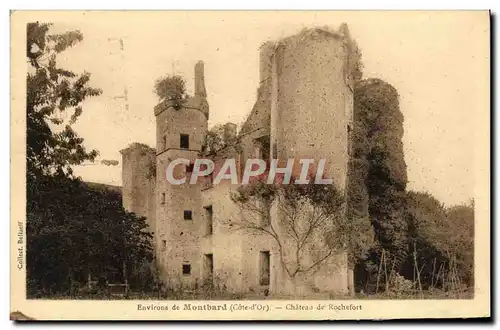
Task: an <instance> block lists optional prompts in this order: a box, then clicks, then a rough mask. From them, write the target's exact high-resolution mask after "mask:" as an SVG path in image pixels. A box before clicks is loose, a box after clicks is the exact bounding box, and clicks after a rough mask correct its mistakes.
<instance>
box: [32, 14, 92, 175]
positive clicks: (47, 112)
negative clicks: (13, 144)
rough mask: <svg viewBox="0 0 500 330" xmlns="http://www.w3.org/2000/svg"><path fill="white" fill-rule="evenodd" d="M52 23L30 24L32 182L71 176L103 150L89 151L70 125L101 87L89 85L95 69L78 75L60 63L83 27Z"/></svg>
mask: <svg viewBox="0 0 500 330" xmlns="http://www.w3.org/2000/svg"><path fill="white" fill-rule="evenodd" d="M50 26H51V24H41V23H29V24H28V25H27V44H26V50H27V52H26V55H27V59H28V63H29V65H30V67H29V68H28V77H27V97H26V101H27V102H26V121H27V144H26V157H27V173H28V177H27V179H28V182H30V180H32V179H35V178H37V177H40V176H41V175H59V176H67V175H69V176H71V175H72V173H73V171H72V169H71V166H72V165H78V164H81V163H82V162H83V161H86V160H90V161H93V160H94V159H95V158H96V156H97V155H98V153H97V151H96V150H91V151H87V150H86V148H85V147H84V146H83V139H82V138H81V137H79V136H78V134H77V133H76V132H75V131H74V130H73V129H72V128H71V124H73V123H74V122H76V120H77V119H78V117H79V116H80V115H81V114H82V112H83V108H82V106H81V103H82V102H83V101H84V100H85V99H86V98H88V97H92V96H97V95H100V94H101V92H102V91H101V90H100V89H96V88H92V87H89V86H88V85H87V84H88V82H89V80H90V73H87V72H85V73H83V74H80V75H77V74H75V73H73V72H71V71H68V70H65V69H62V68H59V67H58V66H57V64H56V58H57V55H58V54H59V53H61V52H62V51H64V50H66V49H67V48H69V47H72V46H74V45H76V44H77V43H78V42H80V41H82V40H83V36H82V34H81V33H80V32H79V31H70V32H66V33H64V34H50V33H49V28H50ZM68 117H69V119H66V118H68Z"/></svg>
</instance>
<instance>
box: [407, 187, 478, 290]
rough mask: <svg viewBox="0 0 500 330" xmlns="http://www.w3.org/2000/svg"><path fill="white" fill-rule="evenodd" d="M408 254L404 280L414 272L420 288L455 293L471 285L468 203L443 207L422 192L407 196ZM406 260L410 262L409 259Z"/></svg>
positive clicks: (471, 212)
mask: <svg viewBox="0 0 500 330" xmlns="http://www.w3.org/2000/svg"><path fill="white" fill-rule="evenodd" d="M406 212H407V221H408V237H409V247H410V251H411V252H412V253H414V254H415V259H413V260H408V261H407V263H406V264H407V267H406V274H405V275H406V276H407V277H410V276H411V275H410V273H416V271H417V269H415V268H416V267H418V272H419V276H420V281H421V282H422V284H423V286H433V287H442V288H445V289H456V288H457V286H458V285H461V284H466V285H468V286H472V285H473V275H474V207H473V205H472V203H469V204H464V205H454V206H451V207H446V206H444V205H443V204H442V203H441V202H439V201H438V200H437V199H436V198H435V197H433V196H432V195H431V194H429V193H426V192H414V191H410V192H408V196H407V210H406ZM409 259H410V258H409Z"/></svg>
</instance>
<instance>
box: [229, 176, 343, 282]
mask: <svg viewBox="0 0 500 330" xmlns="http://www.w3.org/2000/svg"><path fill="white" fill-rule="evenodd" d="M231 198H232V200H233V202H234V203H235V204H236V205H237V206H238V208H239V211H240V212H239V214H238V215H237V216H235V217H234V219H232V220H231V224H232V225H236V227H237V228H238V229H240V230H246V231H249V232H254V233H262V234H265V235H268V236H269V237H272V238H273V240H274V242H275V243H276V245H277V248H278V254H279V259H280V263H281V265H282V267H283V269H284V270H285V271H286V273H287V274H288V276H289V277H290V278H294V277H295V276H296V275H297V274H299V273H308V272H309V271H314V270H315V269H316V268H317V267H319V266H320V265H321V264H322V263H323V262H325V261H326V260H328V259H329V258H330V257H332V256H333V255H335V253H337V252H344V251H345V249H346V246H347V243H348V241H349V234H350V228H349V222H348V221H345V217H343V216H342V212H343V207H344V195H343V194H342V193H341V192H340V191H339V190H337V188H336V187H335V186H334V185H317V184H314V183H309V184H304V185H298V184H288V185H280V184H267V183H265V182H264V181H262V180H255V181H254V182H252V183H250V184H248V185H244V186H241V187H240V188H239V189H238V191H237V192H236V193H234V194H232V196H231ZM271 205H274V206H275V207H276V214H277V216H276V217H274V220H273V221H271V211H270V210H271ZM310 256H312V258H310Z"/></svg>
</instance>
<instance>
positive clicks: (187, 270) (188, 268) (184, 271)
mask: <svg viewBox="0 0 500 330" xmlns="http://www.w3.org/2000/svg"><path fill="white" fill-rule="evenodd" d="M182 275H191V265H190V264H183V265H182Z"/></svg>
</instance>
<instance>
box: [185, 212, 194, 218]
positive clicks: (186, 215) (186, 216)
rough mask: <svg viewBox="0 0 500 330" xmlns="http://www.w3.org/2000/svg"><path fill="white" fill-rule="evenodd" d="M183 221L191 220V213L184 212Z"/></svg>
mask: <svg viewBox="0 0 500 330" xmlns="http://www.w3.org/2000/svg"><path fill="white" fill-rule="evenodd" d="M184 220H193V211H190V210H184Z"/></svg>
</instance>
